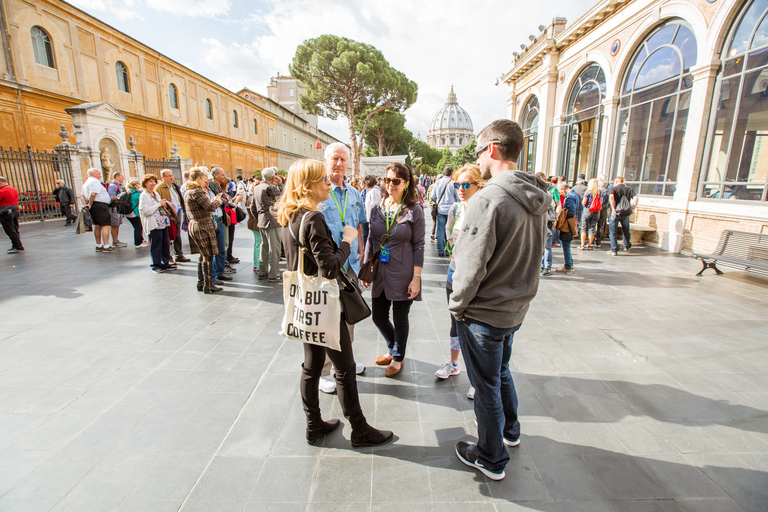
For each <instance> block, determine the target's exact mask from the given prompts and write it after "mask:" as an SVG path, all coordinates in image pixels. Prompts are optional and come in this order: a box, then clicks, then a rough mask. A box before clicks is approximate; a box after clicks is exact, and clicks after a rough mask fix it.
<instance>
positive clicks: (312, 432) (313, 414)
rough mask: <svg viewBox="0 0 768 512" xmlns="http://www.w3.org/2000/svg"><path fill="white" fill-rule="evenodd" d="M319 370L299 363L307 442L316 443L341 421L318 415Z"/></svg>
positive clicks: (300, 389)
mask: <svg viewBox="0 0 768 512" xmlns="http://www.w3.org/2000/svg"><path fill="white" fill-rule="evenodd" d="M321 371H322V366H321V367H320V370H313V369H307V368H306V367H305V366H304V363H302V364H301V381H300V382H299V391H300V392H301V403H302V405H303V406H304V414H306V415H307V444H317V443H318V442H319V441H320V440H321V439H322V438H323V437H325V435H326V434H330V433H331V432H333V431H334V430H336V429H337V428H338V426H339V425H340V424H341V422H340V421H339V420H338V419H335V418H334V419H332V420H329V421H323V417H322V416H321V415H320V399H319V397H318V393H319V391H318V389H317V386H318V384H319V382H320V372H321Z"/></svg>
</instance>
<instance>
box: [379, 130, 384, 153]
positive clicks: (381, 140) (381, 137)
mask: <svg viewBox="0 0 768 512" xmlns="http://www.w3.org/2000/svg"><path fill="white" fill-rule="evenodd" d="M378 139H379V156H384V130H379V133H378Z"/></svg>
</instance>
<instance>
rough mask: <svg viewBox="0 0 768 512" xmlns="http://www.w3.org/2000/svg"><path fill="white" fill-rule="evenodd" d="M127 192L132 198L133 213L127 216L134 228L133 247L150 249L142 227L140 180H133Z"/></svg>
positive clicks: (127, 186) (128, 185)
mask: <svg viewBox="0 0 768 512" xmlns="http://www.w3.org/2000/svg"><path fill="white" fill-rule="evenodd" d="M125 188H126V192H127V193H128V194H129V195H130V196H131V206H132V207H133V211H132V212H131V213H129V214H128V215H126V216H125V218H126V219H128V222H130V223H131V226H133V246H134V248H136V249H140V248H142V247H149V244H147V242H146V241H145V240H144V236H143V232H144V228H143V227H142V225H141V214H140V213H139V198H140V197H141V187H140V184H139V179H138V178H131V179H130V180H128V184H127V185H126V187H125Z"/></svg>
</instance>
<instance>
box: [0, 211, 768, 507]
mask: <svg viewBox="0 0 768 512" xmlns="http://www.w3.org/2000/svg"><path fill="white" fill-rule="evenodd" d="M21 231H22V237H23V240H24V245H25V246H26V248H27V253H26V254H24V255H17V256H6V255H5V254H4V253H0V307H2V309H1V310H0V311H2V313H0V510H2V511H3V512H6V511H12V512H17V511H20V512H21V511H23V512H26V511H47V510H57V511H58V510H72V511H77V512H87V511H110V510H118V511H121V512H122V511H142V512H155V511H157V512H163V511H176V510H180V509H181V510H183V511H185V512H192V511H203V510H205V511H217V512H227V511H268V510H275V511H277V510H279V511H281V512H282V511H289V512H290V511H305V510H306V511H333V510H340V511H341V510H343V511H371V512H373V511H379V510H387V511H397V510H432V511H435V512H438V511H439V512H442V511H453V510H457V511H458V510H462V511H465V510H471V511H491V510H497V511H512V510H538V511H589V512H593V511H596V512H602V511H629V512H641V511H662V512H673V511H741V510H748V511H765V510H768V412H767V411H768V372H766V368H768V326H766V311H768V280H766V279H763V278H759V277H753V276H747V275H745V274H743V273H742V272H738V271H728V270H726V274H725V275H724V276H719V277H718V276H715V275H713V274H712V273H711V271H710V272H707V274H706V275H705V276H704V277H701V278H697V277H695V276H694V274H695V273H696V272H697V271H698V270H699V268H700V264H699V263H698V262H696V261H694V260H692V259H690V258H686V257H682V256H678V255H672V254H667V253H663V252H660V251H658V250H655V249H652V248H647V247H640V248H636V249H635V250H633V251H632V252H631V253H628V254H627V253H621V254H620V255H619V256H618V257H616V258H610V257H608V256H607V252H606V246H605V245H604V246H603V250H599V251H590V252H582V251H578V250H574V256H575V262H576V264H575V267H576V272H575V273H574V274H573V275H569V276H563V275H553V276H552V277H549V278H543V279H542V282H541V286H540V289H539V293H538V296H537V297H536V300H535V302H534V303H533V304H532V307H531V310H530V312H529V313H528V317H527V319H526V321H525V322H524V324H523V326H522V329H521V330H520V331H519V333H518V334H517V335H516V337H515V343H514V349H513V358H512V365H513V371H514V372H515V374H514V376H515V382H516V385H517V389H518V393H519V396H520V414H521V423H522V432H523V435H522V443H521V444H520V446H519V447H517V448H510V449H509V451H510V454H511V461H510V463H509V465H508V466H507V469H506V473H507V476H506V479H505V480H503V481H501V482H493V481H490V480H487V479H486V478H485V477H483V476H482V475H479V474H478V473H477V472H476V471H474V470H472V469H470V468H467V467H466V466H464V465H463V464H461V463H460V462H459V461H458V459H457V458H456V456H455V455H454V452H453V449H454V445H455V443H456V442H457V441H459V440H474V439H476V438H475V435H476V429H475V426H474V422H473V419H474V413H473V410H472V402H471V401H469V400H467V398H466V396H465V394H466V391H467V388H468V381H467V377H466V374H465V373H462V374H461V375H459V376H457V377H452V378H450V379H449V380H447V381H440V380H438V379H435V377H434V376H433V373H434V371H435V370H436V369H437V367H438V366H439V365H440V364H441V363H443V362H445V361H446V360H447V357H448V341H447V331H448V313H447V312H446V308H445V291H444V276H445V271H446V263H447V260H445V259H438V258H437V256H436V249H435V247H434V245H430V246H429V247H428V252H427V254H428V257H427V263H426V267H425V270H424V301H423V302H420V303H416V304H415V306H414V307H413V309H412V313H411V322H412V323H411V337H410V341H409V345H408V354H407V359H406V361H407V363H406V368H405V370H404V371H403V372H402V373H401V374H400V375H399V376H398V378H396V379H387V378H385V377H384V375H383V374H384V370H383V368H381V367H376V366H375V365H373V359H374V357H375V356H376V355H378V354H382V353H384V343H383V341H382V340H381V338H380V336H379V335H378V333H377V331H376V329H375V327H374V326H373V324H372V323H371V322H370V321H366V322H363V323H362V324H361V325H358V326H357V329H356V338H357V341H356V342H355V351H356V355H357V359H358V360H360V361H362V362H364V363H366V364H367V365H370V366H368V369H367V370H366V372H365V374H364V375H363V376H361V377H360V379H359V382H360V390H361V400H362V405H363V410H364V411H365V413H366V415H367V416H368V418H369V420H370V421H371V422H372V423H373V424H374V425H376V426H378V427H381V428H387V429H391V430H393V431H394V432H395V433H396V435H397V439H396V441H395V442H394V443H392V444H390V445H387V446H384V447H381V448H376V449H371V448H369V449H361V450H355V449H352V448H351V446H350V443H349V435H350V428H349V425H348V423H346V422H344V424H343V427H342V428H341V429H340V430H339V431H337V432H334V433H333V434H332V435H330V436H329V437H328V438H327V440H326V441H325V445H324V446H320V447H311V446H307V444H306V443H305V442H304V426H305V425H304V417H303V412H302V410H301V402H300V399H299V396H298V380H299V371H300V367H299V365H300V363H301V360H302V356H301V353H302V350H301V346H300V344H299V343H296V342H293V341H285V340H283V339H281V338H280V337H278V336H277V332H278V326H279V323H280V320H281V314H282V306H281V302H282V301H281V290H280V288H276V287H274V286H267V285H265V284H262V283H259V282H257V280H256V277H255V275H254V274H253V273H252V272H251V268H250V267H251V262H250V261H248V260H249V258H250V254H251V246H252V238H251V236H250V233H249V232H248V231H247V230H246V229H244V227H239V228H238V237H237V239H236V250H235V252H236V255H237V256H239V257H240V258H241V259H242V260H243V262H242V263H241V264H239V265H237V268H238V270H239V272H238V273H237V274H236V275H235V280H234V282H233V283H232V284H228V285H226V292H225V293H221V294H217V295H203V294H202V293H198V292H197V291H195V288H194V286H195V280H196V268H195V265H194V264H193V263H187V264H182V265H181V269H180V270H179V271H178V272H176V273H175V274H170V273H169V274H162V275H155V274H152V273H151V272H150V271H149V257H148V254H147V252H146V249H144V250H139V251H137V250H134V249H133V248H132V247H128V248H127V249H123V250H121V251H120V252H119V253H116V254H96V253H95V252H94V243H93V238H92V235H91V234H86V235H82V236H76V235H74V233H73V230H71V229H69V228H67V229H66V230H65V228H64V227H63V222H61V221H57V222H46V223H45V224H39V223H38V224H35V225H23V226H22V229H21ZM121 238H122V239H123V240H126V241H129V240H130V239H131V237H130V226H129V225H124V226H123V229H122V235H121ZM185 247H186V244H185ZM555 263H556V265H557V264H558V263H562V254H561V253H559V252H558V250H557V249H556V259H555ZM322 405H323V412H324V415H325V416H326V417H340V414H341V413H340V410H339V405H338V401H337V400H336V398H335V396H329V395H323V396H322Z"/></svg>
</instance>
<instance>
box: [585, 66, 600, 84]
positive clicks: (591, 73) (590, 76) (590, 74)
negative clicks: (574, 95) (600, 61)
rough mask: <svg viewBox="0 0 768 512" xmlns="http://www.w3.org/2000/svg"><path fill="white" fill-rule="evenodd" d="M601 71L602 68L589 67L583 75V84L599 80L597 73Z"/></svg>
mask: <svg viewBox="0 0 768 512" xmlns="http://www.w3.org/2000/svg"><path fill="white" fill-rule="evenodd" d="M599 70H600V66H589V67H588V68H587V69H585V70H584V71H583V72H582V73H581V81H582V83H583V82H585V81H587V80H594V79H595V78H597V72H598V71H599Z"/></svg>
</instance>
